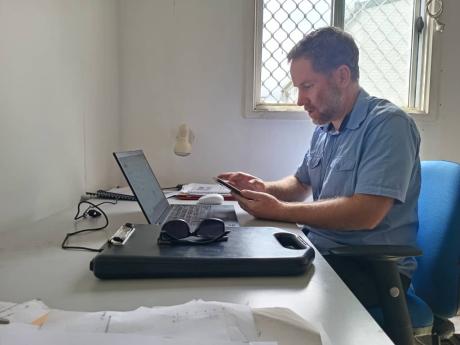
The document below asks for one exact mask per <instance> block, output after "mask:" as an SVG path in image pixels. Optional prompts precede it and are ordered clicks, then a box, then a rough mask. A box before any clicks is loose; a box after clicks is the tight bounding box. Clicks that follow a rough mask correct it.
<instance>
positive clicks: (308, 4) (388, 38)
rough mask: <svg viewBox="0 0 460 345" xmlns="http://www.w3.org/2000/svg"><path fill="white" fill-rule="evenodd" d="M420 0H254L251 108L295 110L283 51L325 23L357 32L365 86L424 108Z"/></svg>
mask: <svg viewBox="0 0 460 345" xmlns="http://www.w3.org/2000/svg"><path fill="white" fill-rule="evenodd" d="M424 5H425V0H255V7H256V11H255V12H256V18H255V35H254V39H255V50H254V81H253V97H252V104H251V107H252V109H251V110H252V112H253V114H257V112H265V113H266V112H277V111H283V112H286V111H289V110H290V111H294V110H299V108H298V107H297V106H296V105H295V104H296V101H297V94H296V89H295V88H294V87H293V86H292V82H291V79H290V74H289V64H288V62H287V59H286V56H287V53H288V52H289V51H290V49H291V48H292V47H293V46H294V44H295V43H297V42H298V41H299V40H300V39H301V38H302V37H303V35H304V34H306V33H308V32H310V31H312V30H315V29H318V28H321V27H324V26H329V25H334V26H337V27H341V28H343V29H344V30H345V31H347V32H349V33H351V34H352V35H353V37H354V38H355V40H356V43H357V45H358V47H359V49H360V64H359V65H360V84H361V86H362V87H363V88H364V89H365V90H366V91H368V92H369V93H370V94H371V95H375V96H379V97H382V98H387V99H389V100H390V101H392V102H393V103H395V104H397V105H399V106H401V107H403V108H405V109H406V110H407V111H409V112H411V113H416V112H418V113H423V112H427V110H428V97H427V95H428V88H429V78H428V77H427V76H428V75H429V73H428V72H429V66H430V61H431V55H430V54H431V53H430V51H431V39H432V34H431V33H432V31H433V30H432V29H431V27H430V26H427V22H426V21H425V11H424V10H425V6H424ZM428 23H429V24H430V22H428ZM253 116H254V115H253ZM255 116H256V117H259V116H258V115H255Z"/></svg>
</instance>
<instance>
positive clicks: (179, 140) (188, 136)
mask: <svg viewBox="0 0 460 345" xmlns="http://www.w3.org/2000/svg"><path fill="white" fill-rule="evenodd" d="M193 138H194V136H193V133H192V131H191V130H190V129H189V128H188V127H187V125H186V124H185V123H183V124H181V125H180V126H179V132H178V133H177V136H176V145H174V153H175V154H176V155H178V156H182V157H183V156H188V155H189V154H191V153H192V141H193Z"/></svg>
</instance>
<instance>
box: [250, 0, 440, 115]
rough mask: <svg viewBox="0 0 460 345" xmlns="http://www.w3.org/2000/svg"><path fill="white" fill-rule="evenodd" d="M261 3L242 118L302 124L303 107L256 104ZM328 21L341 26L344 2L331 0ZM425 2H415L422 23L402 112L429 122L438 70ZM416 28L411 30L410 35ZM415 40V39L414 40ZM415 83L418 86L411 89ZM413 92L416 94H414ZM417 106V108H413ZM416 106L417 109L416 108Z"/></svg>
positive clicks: (259, 1) (258, 2) (256, 3)
mask: <svg viewBox="0 0 460 345" xmlns="http://www.w3.org/2000/svg"><path fill="white" fill-rule="evenodd" d="M263 1H264V0H253V2H252V3H253V16H252V21H253V22H252V24H251V25H252V27H253V30H252V35H249V36H250V38H251V45H252V49H251V52H252V54H251V56H250V58H249V59H248V61H249V62H250V63H248V65H247V72H248V73H246V97H245V98H246V99H245V111H244V117H246V118H255V119H284V120H288V119H289V120H305V119H306V116H305V110H304V109H303V107H300V106H297V105H291V104H277V105H273V104H258V103H257V101H258V97H259V95H260V88H261V55H262V31H263V17H262V16H263ZM332 4H333V5H332V13H331V19H332V20H333V25H334V26H337V27H342V28H343V26H344V16H345V12H344V8H345V0H332ZM424 7H425V0H416V6H415V7H414V12H415V13H421V17H422V19H423V22H424V28H423V30H424V34H422V35H421V36H419V39H418V40H417V42H414V44H413V46H412V54H411V55H412V57H411V69H412V68H414V66H415V65H414V62H415V61H417V60H418V62H417V67H418V70H417V74H415V73H414V71H412V70H411V83H410V87H409V95H408V96H409V104H410V106H409V107H403V109H404V110H405V111H406V112H407V113H408V114H410V115H411V116H414V117H419V118H430V119H431V118H433V117H437V113H438V106H435V105H437V103H438V101H437V100H438V99H439V95H438V91H439V74H440V68H439V67H437V66H439V62H440V55H439V53H438V52H439V51H440V49H437V45H438V43H439V42H438V41H439V40H438V39H437V38H438V36H439V34H440V33H438V32H436V31H435V28H434V27H435V25H434V24H435V23H434V21H433V19H432V18H430V17H429V16H428V15H427V13H426V11H425V10H424ZM415 31H416V27H415V25H414V26H413V35H415V34H416V33H415ZM414 37H415V36H414ZM415 80H417V83H418V85H414V84H415V83H414V81H415ZM417 90H420V91H419V94H417ZM416 103H417V104H416ZM416 105H417V106H416Z"/></svg>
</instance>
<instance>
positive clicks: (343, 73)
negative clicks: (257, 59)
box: [334, 65, 351, 87]
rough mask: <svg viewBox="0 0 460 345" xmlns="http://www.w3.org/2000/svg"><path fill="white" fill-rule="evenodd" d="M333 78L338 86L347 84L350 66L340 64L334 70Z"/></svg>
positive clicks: (348, 82)
mask: <svg viewBox="0 0 460 345" xmlns="http://www.w3.org/2000/svg"><path fill="white" fill-rule="evenodd" d="M334 78H335V81H336V83H337V85H338V86H341V87H345V86H348V85H349V84H350V83H351V71H350V68H349V67H348V66H347V65H340V66H339V67H337V68H336V70H335V71H334Z"/></svg>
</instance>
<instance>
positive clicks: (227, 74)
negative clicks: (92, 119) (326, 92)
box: [120, 0, 311, 186]
mask: <svg viewBox="0 0 460 345" xmlns="http://www.w3.org/2000/svg"><path fill="white" fill-rule="evenodd" d="M252 7H253V5H252V1H249V0H231V1H230V0H176V1H170V0H163V1H149V0H144V1H141V0H138V1H129V0H127V1H121V6H120V27H121V42H120V47H121V62H120V65H121V80H122V83H121V108H120V109H121V114H122V128H123V130H122V146H123V147H124V148H129V149H133V148H143V149H144V151H145V152H146V155H147V158H148V159H149V161H150V162H151V164H152V166H153V169H154V170H155V172H156V174H157V177H158V178H159V180H160V184H162V185H163V186H167V185H175V184H177V183H180V182H188V181H202V182H206V181H211V177H212V176H214V175H216V174H217V173H218V172H220V171H225V170H246V171H249V172H252V173H254V174H257V175H260V176H261V177H264V178H267V179H273V178H279V177H282V176H284V175H286V174H290V173H293V172H294V171H295V169H296V166H297V164H298V163H299V162H300V160H301V159H302V157H303V155H304V151H305V148H306V147H307V145H308V141H309V138H310V134H311V126H310V124H309V121H307V120H305V121H281V120H269V121H261V120H249V119H245V118H243V117H242V111H243V101H244V90H245V81H246V78H245V73H246V70H245V68H246V65H247V59H248V58H247V56H248V54H250V49H252V47H251V34H250V33H251V31H252V26H251V25H252V24H251V21H252V11H251V9H252ZM249 63H250V61H249ZM181 122H186V123H188V124H189V126H190V127H191V128H192V130H193V131H194V133H195V136H196V138H195V143H194V145H193V153H192V155H191V156H188V157H185V158H180V157H177V156H175V155H174V154H173V146H174V141H175V136H176V134H177V127H178V126H179V124H180V123H181Z"/></svg>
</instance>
